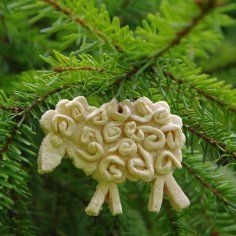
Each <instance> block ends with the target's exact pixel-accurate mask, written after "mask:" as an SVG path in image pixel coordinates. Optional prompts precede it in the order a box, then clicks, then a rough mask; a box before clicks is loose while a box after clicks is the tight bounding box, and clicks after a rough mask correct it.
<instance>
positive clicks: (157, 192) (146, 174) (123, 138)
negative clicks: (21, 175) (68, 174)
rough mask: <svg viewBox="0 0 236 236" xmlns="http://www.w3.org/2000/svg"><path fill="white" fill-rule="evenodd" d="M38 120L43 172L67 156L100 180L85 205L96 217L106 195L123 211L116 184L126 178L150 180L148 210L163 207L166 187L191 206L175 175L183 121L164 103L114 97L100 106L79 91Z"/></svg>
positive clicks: (174, 199) (178, 204) (180, 204)
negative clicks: (117, 99) (41, 138)
mask: <svg viewBox="0 0 236 236" xmlns="http://www.w3.org/2000/svg"><path fill="white" fill-rule="evenodd" d="M40 124H41V127H42V129H43V130H44V132H45V134H46V137H45V138H44V140H43V141H42V144H41V147H40V151H39V157H38V171H39V173H47V172H51V171H53V170H54V169H55V168H56V167H57V166H58V165H59V164H60V163H61V160H62V158H63V157H64V156H66V157H68V158H70V159H72V162H73V164H74V165H75V167H77V168H79V169H82V170H83V171H84V172H85V174H86V175H91V176H92V177H93V178H94V179H96V180H97V181H98V186H97V189H96V192H95V194H94V196H93V197H92V200H91V201H90V203H89V205H88V207H87V208H86V210H85V211H86V213H87V214H88V215H92V216H97V215H98V214H99V212H100V210H101V209H102V205H103V203H104V201H105V199H106V198H108V199H109V201H108V204H109V207H110V210H111V213H112V214H113V215H117V214H121V213H122V206H121V202H120V197H119V191H118V187H117V185H118V184H121V183H123V182H125V181H126V180H129V181H146V182H150V183H151V184H152V189H151V194H150V198H149V204H148V210H149V211H153V212H159V211H160V208H161V204H162V200H163V193H164V192H166V194H167V195H168V197H169V199H170V201H171V203H172V205H173V207H174V208H175V209H176V210H180V209H183V208H185V207H188V206H189V204H190V202H189V200H188V198H187V197H186V195H185V194H184V193H183V191H182V190H181V188H180V187H179V185H178V184H177V183H176V181H175V179H174V177H173V175H172V174H173V170H174V169H176V168H179V169H180V168H181V167H182V165H181V161H182V155H181V147H182V146H183V144H184V142H185V136H184V134H183V132H182V130H181V128H182V120H181V118H180V117H178V116H176V115H172V114H171V113H170V108H169V106H168V104H167V103H166V102H163V101H161V102H156V103H153V102H152V101H150V100H149V99H148V98H146V97H141V98H139V99H137V100H136V101H134V102H131V101H130V100H125V101H123V102H120V103H118V102H117V101H116V100H115V99H113V100H111V101H110V102H108V103H106V104H103V105H102V106H101V107H100V108H97V107H92V106H89V105H88V103H87V100H86V98H85V97H82V96H80V97H76V98H74V99H73V100H72V101H69V100H66V99H63V100H61V101H59V102H58V104H57V105H56V109H55V110H49V111H47V112H46V113H45V114H44V115H43V116H42V118H41V121H40Z"/></svg>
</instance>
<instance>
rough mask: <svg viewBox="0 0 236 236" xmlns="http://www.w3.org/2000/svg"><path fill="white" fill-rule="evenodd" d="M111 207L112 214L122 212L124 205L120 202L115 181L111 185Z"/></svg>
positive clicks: (109, 202)
mask: <svg viewBox="0 0 236 236" xmlns="http://www.w3.org/2000/svg"><path fill="white" fill-rule="evenodd" d="M108 204H109V208H110V210H111V213H112V215H118V214H121V213H122V206H121V202H120V195H119V190H118V187H117V185H116V184H115V183H111V184H110V185H109V201H108Z"/></svg>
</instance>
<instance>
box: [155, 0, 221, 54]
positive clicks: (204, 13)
mask: <svg viewBox="0 0 236 236" xmlns="http://www.w3.org/2000/svg"><path fill="white" fill-rule="evenodd" d="M195 2H196V4H197V5H198V6H199V8H200V9H201V12H200V14H199V15H197V16H196V17H194V18H193V19H192V20H191V21H190V22H189V24H188V26H187V27H185V28H183V29H182V30H180V31H178V32H177V33H176V38H174V39H173V40H172V41H170V43H169V45H168V46H167V47H166V48H164V49H163V50H161V51H157V52H155V53H154V55H153V56H152V57H154V58H158V57H161V56H162V55H163V54H165V53H166V52H168V51H169V50H170V49H171V48H173V47H175V46H177V45H179V44H180V43H181V41H182V39H183V38H184V37H185V36H187V35H188V34H189V33H190V32H191V31H192V30H193V28H195V27H196V26H197V25H198V23H199V22H200V21H201V20H202V19H203V18H204V17H206V16H207V14H208V13H209V12H210V11H212V10H213V9H214V8H215V7H218V5H217V4H216V3H217V1H216V0H208V1H207V3H206V5H205V6H204V7H203V6H201V1H195Z"/></svg>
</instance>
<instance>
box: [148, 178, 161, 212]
mask: <svg viewBox="0 0 236 236" xmlns="http://www.w3.org/2000/svg"><path fill="white" fill-rule="evenodd" d="M163 190H164V177H163V176H162V175H159V176H157V177H156V178H155V179H154V181H153V183H152V190H151V194H150V197H149V203H148V210H149V211H152V212H159V211H160V209H161V204H162V200H163Z"/></svg>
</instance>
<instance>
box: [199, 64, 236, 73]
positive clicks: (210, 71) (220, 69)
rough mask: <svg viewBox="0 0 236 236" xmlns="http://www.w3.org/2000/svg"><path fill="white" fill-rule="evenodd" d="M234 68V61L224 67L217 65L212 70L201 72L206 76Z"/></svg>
mask: <svg viewBox="0 0 236 236" xmlns="http://www.w3.org/2000/svg"><path fill="white" fill-rule="evenodd" d="M233 67H236V61H230V62H228V63H227V64H225V65H219V66H216V67H213V68H209V69H205V70H204V71H203V72H204V73H206V74H213V73H216V72H220V71H224V70H228V69H231V68H233Z"/></svg>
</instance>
